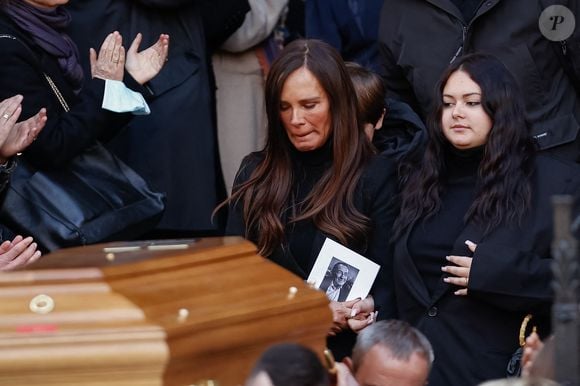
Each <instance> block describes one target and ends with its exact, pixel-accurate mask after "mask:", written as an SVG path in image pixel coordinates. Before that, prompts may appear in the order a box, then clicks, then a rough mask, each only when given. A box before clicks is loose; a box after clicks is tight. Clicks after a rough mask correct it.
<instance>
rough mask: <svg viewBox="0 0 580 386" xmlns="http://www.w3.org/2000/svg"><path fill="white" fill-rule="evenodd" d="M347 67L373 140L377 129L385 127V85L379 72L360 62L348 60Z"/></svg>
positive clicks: (362, 115)
mask: <svg viewBox="0 0 580 386" xmlns="http://www.w3.org/2000/svg"><path fill="white" fill-rule="evenodd" d="M346 68H347V70H348V74H349V75H350V79H351V80H352V84H353V86H354V90H355V92H356V98H357V104H358V111H359V114H360V119H361V120H362V122H363V124H364V128H365V133H366V135H367V137H368V138H369V140H371V141H372V140H373V137H374V135H375V131H376V130H380V129H381V127H383V120H384V118H385V114H386V113H387V109H386V105H385V97H386V89H385V85H384V84H383V80H382V79H381V77H380V76H379V74H377V73H376V72H374V71H372V70H369V69H368V68H365V67H363V66H361V65H360V64H358V63H354V62H347V63H346Z"/></svg>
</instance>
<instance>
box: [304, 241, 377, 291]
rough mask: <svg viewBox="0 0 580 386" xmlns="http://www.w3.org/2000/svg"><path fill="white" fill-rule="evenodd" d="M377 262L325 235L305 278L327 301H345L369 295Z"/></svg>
mask: <svg viewBox="0 0 580 386" xmlns="http://www.w3.org/2000/svg"><path fill="white" fill-rule="evenodd" d="M378 272H379V266H378V264H376V263H374V262H373V261H371V260H369V259H367V258H366V257H364V256H362V255H360V254H358V253H356V252H355V251H353V250H351V249H348V248H346V247H345V246H343V245H341V244H339V243H337V242H336V241H334V240H331V239H329V238H327V239H326V240H325V241H324V244H323V245H322V248H321V250H320V253H319V254H318V257H317V258H316V261H315V262H314V266H313V267H312V270H311V271H310V274H309V275H308V279H307V280H306V281H307V282H308V283H310V284H311V285H312V286H314V287H315V288H318V289H319V290H321V291H323V292H324V293H325V294H326V296H327V297H328V299H329V300H331V301H337V302H344V301H349V300H353V299H356V298H361V299H362V298H364V297H366V296H367V295H368V293H369V291H370V289H371V286H372V285H373V282H374V281H375V278H376V277H377V273H378Z"/></svg>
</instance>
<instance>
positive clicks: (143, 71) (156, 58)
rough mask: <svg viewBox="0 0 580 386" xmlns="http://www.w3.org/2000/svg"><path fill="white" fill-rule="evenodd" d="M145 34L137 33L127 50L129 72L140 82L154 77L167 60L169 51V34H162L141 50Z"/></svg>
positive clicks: (143, 82)
mask: <svg viewBox="0 0 580 386" xmlns="http://www.w3.org/2000/svg"><path fill="white" fill-rule="evenodd" d="M142 40H143V35H141V34H140V33H138V34H137V36H136V37H135V40H133V43H131V47H129V50H128V51H127V63H126V68H127V72H128V73H129V74H131V76H132V77H133V79H135V80H136V81H137V82H138V83H139V84H141V85H142V84H145V83H147V82H149V81H150V80H151V79H153V78H154V77H155V76H156V75H157V74H158V73H159V71H161V68H162V67H163V65H164V64H165V61H166V60H167V54H168V52H169V35H166V34H161V35H160V36H159V39H158V40H157V42H156V43H155V44H153V45H152V46H151V47H149V48H147V49H145V50H143V51H141V52H139V51H138V50H139V46H140V45H141V41H142Z"/></svg>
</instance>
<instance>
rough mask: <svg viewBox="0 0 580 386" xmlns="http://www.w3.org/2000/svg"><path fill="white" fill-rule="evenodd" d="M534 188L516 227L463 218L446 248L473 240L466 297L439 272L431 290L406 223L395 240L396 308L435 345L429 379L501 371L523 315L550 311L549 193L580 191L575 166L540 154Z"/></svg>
mask: <svg viewBox="0 0 580 386" xmlns="http://www.w3.org/2000/svg"><path fill="white" fill-rule="evenodd" d="M532 189H533V198H532V203H531V206H530V208H531V209H530V210H529V213H528V214H527V215H526V217H525V218H524V220H523V221H522V225H521V226H511V227H508V226H500V227H499V228H498V229H496V230H495V231H493V232H492V233H490V234H489V235H487V236H485V237H483V236H482V234H483V233H482V231H481V230H480V229H478V227H477V226H475V225H474V224H471V223H468V224H467V225H466V227H465V228H464V230H463V231H462V232H461V234H459V235H458V236H457V238H456V240H455V243H454V246H453V250H451V251H449V254H450V255H451V254H452V255H460V256H471V255H472V253H470V252H469V251H468V249H467V247H466V246H465V244H464V242H465V240H471V241H473V242H475V243H476V244H478V246H477V249H476V251H475V253H474V254H473V261H472V266H471V271H470V276H469V286H468V295H467V296H457V295H454V293H453V291H454V290H456V289H457V287H455V286H452V285H448V284H446V283H444V282H443V280H442V279H441V280H440V282H439V284H438V287H437V289H436V290H435V291H433V293H432V295H429V292H428V290H427V288H426V286H425V284H424V282H423V281H422V278H421V276H420V274H419V272H418V270H417V266H416V265H415V263H414V261H413V258H412V257H411V256H410V255H409V249H408V247H407V242H408V236H409V233H410V230H409V232H407V234H406V235H404V236H403V237H401V238H400V239H399V240H397V242H396V244H395V252H394V272H396V275H395V293H396V298H397V307H398V312H399V316H400V318H401V319H403V320H406V321H408V322H409V323H411V324H412V325H414V326H416V327H417V328H419V329H420V330H421V331H422V332H423V333H424V334H425V335H426V336H427V338H428V339H429V340H430V341H431V343H432V345H433V349H434V352H435V363H434V367H433V370H432V371H431V376H430V380H429V385H430V386H454V385H455V386H471V385H476V384H478V383H479V382H481V381H483V380H488V379H494V378H502V377H505V375H506V366H507V363H508V361H509V359H510V356H511V355H512V354H513V352H514V351H515V350H516V348H517V347H518V332H519V328H520V324H521V322H522V319H523V318H524V316H525V315H526V314H527V313H532V314H533V315H535V317H536V319H538V318H539V317H540V316H543V315H545V314H547V313H548V312H549V308H550V303H551V300H552V291H551V287H550V282H551V277H552V275H551V270H550V264H551V260H550V259H551V254H550V246H551V241H552V207H551V201H550V200H551V197H552V195H554V194H564V193H567V194H573V193H576V194H577V193H578V192H579V191H580V167H578V166H577V165H575V164H571V163H563V162H561V161H557V160H554V159H551V158H548V157H538V158H537V160H536V171H535V173H534V175H533V179H532ZM441 278H443V275H442V277H441ZM534 323H535V321H534V322H533V323H532V324H534Z"/></svg>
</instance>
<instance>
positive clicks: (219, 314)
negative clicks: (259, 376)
mask: <svg viewBox="0 0 580 386" xmlns="http://www.w3.org/2000/svg"><path fill="white" fill-rule="evenodd" d="M41 294H45V295H48V296H49V297H50V298H49V301H48V302H49V303H50V300H52V301H53V302H54V309H53V310H52V311H51V312H49V313H46V314H41V313H36V312H39V311H38V309H40V311H41V312H42V311H45V310H46V309H48V308H50V307H46V306H47V304H46V302H47V300H46V299H43V298H40V300H38V298H37V299H36V300H34V301H33V299H34V298H35V296H38V295H41ZM0 298H1V302H0V312H1V313H2V317H1V318H0V384H2V385H4V384H6V385H40V384H42V385H103V384H105V385H196V384H198V385H201V384H202V381H203V380H212V381H214V382H215V383H214V385H216V386H217V385H220V386H227V385H238V384H242V383H243V380H244V379H245V377H246V376H247V374H248V371H249V370H250V368H251V365H252V363H253V362H254V361H255V359H256V358H257V357H258V355H259V354H260V353H261V352H262V351H263V350H264V349H265V348H266V347H268V346H269V345H271V344H273V343H277V342H286V341H293V342H299V343H303V344H305V345H307V346H309V347H311V348H313V349H314V350H315V351H317V352H320V353H321V352H322V350H323V348H324V345H325V335H326V332H327V331H328V329H329V327H330V325H331V323H332V317H331V313H330V310H329V308H328V301H327V300H326V297H325V295H324V294H323V293H321V292H319V291H316V290H312V289H310V288H308V286H307V285H306V284H305V283H304V282H303V281H302V280H301V279H300V278H298V277H296V276H295V275H293V274H291V273H289V272H288V271H286V270H284V269H282V268H280V267H278V266H277V265H275V264H273V263H271V262H270V261H268V260H266V259H263V258H261V257H260V256H258V255H257V254H256V248H255V246H254V245H252V244H251V243H249V242H247V241H245V240H243V239H241V238H237V237H224V238H207V239H199V240H170V241H158V242H155V241H147V242H135V243H109V244H102V245H95V246H89V247H80V248H71V249H67V250H61V251H57V252H55V253H52V254H50V255H48V256H46V257H44V258H43V259H41V260H40V261H39V262H37V263H35V264H34V265H32V266H30V267H27V268H26V269H25V270H22V271H17V272H11V273H5V274H0ZM35 301H36V302H37V303H38V304H36V303H34V302H35ZM31 302H32V303H34V304H33V306H34V305H35V304H36V306H37V307H36V308H35V307H33V309H35V310H36V312H33V311H31V309H30V303H31ZM49 305H50V304H49Z"/></svg>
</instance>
